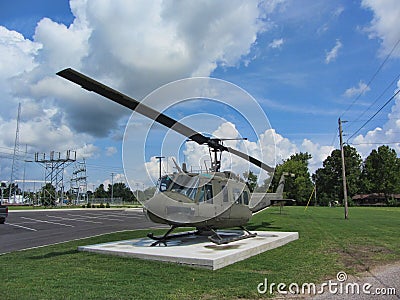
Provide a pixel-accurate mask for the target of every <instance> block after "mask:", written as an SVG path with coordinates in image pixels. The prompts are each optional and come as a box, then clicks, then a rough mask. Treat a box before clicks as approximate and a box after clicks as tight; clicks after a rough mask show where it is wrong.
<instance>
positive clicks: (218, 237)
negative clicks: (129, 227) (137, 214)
mask: <svg viewBox="0 0 400 300" xmlns="http://www.w3.org/2000/svg"><path fill="white" fill-rule="evenodd" d="M175 228H177V226H172V227H171V228H170V229H169V230H168V231H167V232H166V233H165V234H164V235H163V236H154V235H153V233H149V234H148V235H147V237H148V238H150V239H152V240H154V241H155V242H154V243H152V244H151V245H150V247H154V246H161V245H164V246H167V241H169V240H172V239H175V238H181V237H185V236H191V235H200V234H201V233H202V231H201V230H198V229H197V230H195V231H189V232H182V233H175V234H171V232H172V231H173V230H174V229H175ZM240 228H241V229H242V230H243V231H244V233H243V234H241V235H237V234H235V235H231V236H228V237H224V236H223V234H219V233H218V232H217V231H215V230H213V229H210V231H211V232H213V233H214V234H213V235H211V236H209V237H208V239H209V241H211V242H213V243H214V244H217V245H222V244H229V243H231V242H235V241H240V240H244V239H248V238H253V237H256V236H257V233H251V232H250V231H248V230H247V229H246V228H244V227H243V226H241V227H240ZM203 233H204V232H203Z"/></svg>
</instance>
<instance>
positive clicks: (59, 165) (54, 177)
mask: <svg viewBox="0 0 400 300" xmlns="http://www.w3.org/2000/svg"><path fill="white" fill-rule="evenodd" d="M72 154H73V155H72ZM75 161H76V151H72V150H67V153H66V156H65V157H61V152H55V151H51V152H50V156H49V157H48V158H46V154H45V153H42V155H41V156H40V157H39V153H35V162H37V163H40V164H43V165H44V167H45V168H46V172H45V182H46V185H47V184H48V183H50V184H51V187H48V188H46V189H45V190H44V193H46V195H44V198H45V199H46V198H47V199H49V200H50V201H49V203H50V204H53V205H54V204H55V202H56V201H57V199H60V203H63V200H64V199H63V198H64V169H65V168H66V167H68V166H69V165H70V164H71V163H73V162H75ZM53 189H54V190H53Z"/></svg>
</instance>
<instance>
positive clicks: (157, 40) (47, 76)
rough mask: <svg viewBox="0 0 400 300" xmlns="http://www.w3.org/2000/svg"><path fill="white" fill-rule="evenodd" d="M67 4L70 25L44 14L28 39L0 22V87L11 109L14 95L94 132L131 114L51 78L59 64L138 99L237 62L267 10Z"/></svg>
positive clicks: (243, 5) (237, 4)
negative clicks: (174, 82) (0, 25)
mask: <svg viewBox="0 0 400 300" xmlns="http://www.w3.org/2000/svg"><path fill="white" fill-rule="evenodd" d="M70 6H71V10H72V13H73V15H74V17H75V18H74V21H73V23H72V24H70V25H64V24H59V23H56V22H54V21H53V20H51V19H49V18H44V19H42V20H41V21H40V22H39V23H38V24H37V27H36V30H35V34H34V37H33V41H30V40H27V39H25V38H24V37H23V36H22V35H21V34H20V33H18V32H15V31H10V30H8V29H7V28H4V27H0V57H1V59H0V66H1V68H0V77H1V78H2V79H4V80H2V81H1V82H2V83H1V85H3V83H5V82H7V81H8V84H9V83H11V85H9V86H11V87H12V89H7V86H6V85H7V84H4V89H3V90H8V91H9V95H8V96H9V98H10V99H12V100H13V101H14V103H12V105H13V106H16V105H17V102H16V101H15V99H27V100H26V101H25V103H24V105H27V106H29V105H30V102H39V103H40V102H41V103H46V105H47V106H48V107H50V108H52V109H53V108H54V109H56V110H57V113H58V114H59V119H60V120H61V123H62V125H63V126H67V127H68V129H69V130H71V131H72V132H74V133H85V134H87V135H88V136H93V137H106V136H108V135H109V134H110V133H112V132H113V131H114V130H120V124H121V122H122V123H124V121H125V120H126V117H127V116H128V114H129V112H128V111H127V110H124V109H123V108H120V107H119V106H118V105H116V104H113V103H108V101H107V100H104V99H99V97H97V96H94V95H92V94H89V93H87V92H86V91H82V90H80V89H79V87H76V86H74V85H73V84H72V83H68V82H63V79H61V78H56V76H55V73H56V72H57V71H59V70H60V69H62V68H65V67H73V68H76V69H79V70H80V71H83V72H84V73H87V74H88V75H90V76H93V77H95V78H96V79H98V80H100V81H102V82H105V83H106V84H109V85H111V86H112V87H114V88H117V89H121V90H122V91H124V92H125V93H128V94H129V95H132V96H133V97H135V98H138V99H139V100H140V99H141V98H142V97H144V96H145V95H146V94H147V93H149V92H150V91H152V90H153V89H154V88H156V87H158V86H160V85H161V84H164V83H167V82H170V81H172V80H174V79H178V78H182V77H187V76H191V75H202V76H208V75H209V74H210V73H211V72H212V71H213V70H214V69H215V68H216V67H217V66H218V65H222V66H224V65H225V66H234V65H236V64H239V63H240V61H241V59H242V58H243V57H246V56H247V55H248V54H249V53H250V51H251V47H252V46H253V44H254V43H255V42H256V39H257V35H258V34H259V33H260V32H262V31H263V30H265V24H264V21H263V18H262V17H263V16H264V14H265V8H264V7H263V6H258V4H257V2H248V1H227V2H215V1H207V0H205V1H195V2H186V1H183V2H182V1H153V2H151V3H149V2H148V1H136V2H135V4H134V5H132V3H131V2H130V1H125V0H117V1H101V2H98V3H97V2H92V1H83V0H71V1H70ZM116 16H118V17H116ZM1 87H3V86H1ZM3 117H4V116H3ZM49 142H50V141H49Z"/></svg>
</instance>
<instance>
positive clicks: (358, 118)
mask: <svg viewBox="0 0 400 300" xmlns="http://www.w3.org/2000/svg"><path fill="white" fill-rule="evenodd" d="M399 77H400V74H399V75H397V76H396V77H395V78H394V79H393V81H392V82H391V83H390V84H389V85H388V86H387V87H386V88H385V90H384V91H383V92H382V93H381V94H380V95H379V96H378V97H377V98H376V99H375V101H374V102H373V103H372V104H371V105H370V106H368V108H367V109H366V110H364V111H363V112H362V113H361V114H360V115H359V116H358V117H357V118H356V119H355V120H354V121H351V122H357V121H359V120H360V118H361V117H362V116H363V115H364V114H365V113H366V112H367V111H369V110H370V108H371V107H372V106H374V105H375V104H376V103H377V102H378V100H380V99H381V98H382V97H383V95H384V94H385V93H386V92H387V91H388V90H389V89H390V87H391V86H392V85H394V84H395V83H396V82H397V81H398V79H399Z"/></svg>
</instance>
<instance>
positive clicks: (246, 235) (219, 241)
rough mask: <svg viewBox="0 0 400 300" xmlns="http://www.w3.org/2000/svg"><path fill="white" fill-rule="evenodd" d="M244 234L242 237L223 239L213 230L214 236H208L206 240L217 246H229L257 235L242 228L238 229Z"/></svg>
mask: <svg viewBox="0 0 400 300" xmlns="http://www.w3.org/2000/svg"><path fill="white" fill-rule="evenodd" d="M240 228H241V229H242V230H243V231H244V232H245V233H243V234H242V235H233V236H228V237H223V236H222V235H221V234H218V232H216V231H215V230H213V232H214V234H213V235H212V236H209V237H208V239H209V240H210V241H211V242H213V243H214V244H217V245H223V244H229V243H231V242H235V241H240V240H244V239H248V238H253V237H256V236H257V233H251V232H250V231H248V230H247V229H246V228H244V227H243V226H241V227H240Z"/></svg>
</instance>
